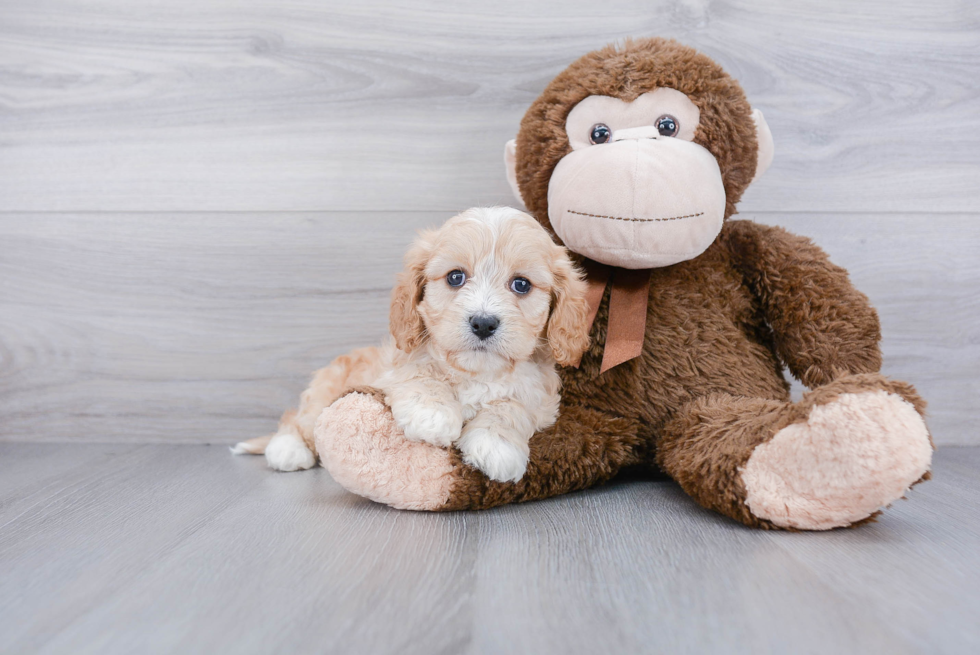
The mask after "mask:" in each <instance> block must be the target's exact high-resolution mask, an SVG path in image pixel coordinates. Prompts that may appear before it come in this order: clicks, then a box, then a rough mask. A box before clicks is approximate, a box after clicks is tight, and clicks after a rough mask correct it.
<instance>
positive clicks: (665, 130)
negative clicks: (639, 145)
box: [657, 114, 678, 136]
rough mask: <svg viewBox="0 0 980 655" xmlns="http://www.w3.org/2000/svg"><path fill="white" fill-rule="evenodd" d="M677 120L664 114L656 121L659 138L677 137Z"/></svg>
mask: <svg viewBox="0 0 980 655" xmlns="http://www.w3.org/2000/svg"><path fill="white" fill-rule="evenodd" d="M677 129H678V128H677V119H676V118H674V117H673V116H671V115H670V114H664V115H663V116H661V117H660V118H658V119H657V131H658V132H660V136H677Z"/></svg>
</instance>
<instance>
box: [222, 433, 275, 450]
mask: <svg viewBox="0 0 980 655" xmlns="http://www.w3.org/2000/svg"><path fill="white" fill-rule="evenodd" d="M272 436H273V435H271V434H269V435H266V436H264V437H255V438H254V439H248V440H247V441H239V442H238V443H236V444H235V445H234V446H232V447H231V448H229V450H230V451H231V454H232V455H264V454H265V447H266V446H268V445H269V442H270V441H272Z"/></svg>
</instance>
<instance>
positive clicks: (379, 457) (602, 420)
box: [315, 387, 644, 511]
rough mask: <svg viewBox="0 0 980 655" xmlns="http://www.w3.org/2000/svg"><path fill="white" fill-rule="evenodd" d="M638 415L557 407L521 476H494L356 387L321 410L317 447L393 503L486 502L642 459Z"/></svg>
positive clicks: (364, 489)
mask: <svg viewBox="0 0 980 655" xmlns="http://www.w3.org/2000/svg"><path fill="white" fill-rule="evenodd" d="M639 431H640V424H639V422H638V421H637V420H635V419H628V418H624V417H620V416H615V415H613V414H609V413H606V412H602V411H599V410H596V409H591V408H587V407H580V406H565V407H562V409H561V412H560V414H559V416H558V421H557V422H556V423H555V424H554V425H552V426H551V427H549V428H547V429H545V430H542V431H540V432H538V433H537V434H535V435H534V436H533V437H532V438H531V442H530V459H529V461H528V463H527V471H526V472H525V473H524V475H523V477H521V479H520V481H518V482H495V481H493V480H490V479H489V478H487V476H486V475H484V474H483V473H481V472H480V471H479V470H477V469H475V468H472V467H470V466H467V465H466V464H464V462H463V459H462V456H461V454H460V452H459V451H458V450H456V449H445V448H438V447H436V446H433V445H431V444H427V443H421V442H418V441H410V440H408V439H406V438H405V437H404V436H403V435H402V433H401V431H400V430H398V428H397V426H396V425H395V422H394V420H393V419H392V417H391V412H390V411H389V410H388V408H387V407H385V404H384V394H382V393H381V392H380V391H378V390H377V389H371V388H367V387H360V388H356V389H353V390H352V391H351V393H349V394H348V395H346V396H344V397H343V398H340V399H339V400H337V402H335V403H334V404H333V405H331V406H330V407H328V408H327V409H325V410H324V411H323V413H322V414H321V415H320V418H319V420H318V421H317V426H316V430H315V435H316V446H317V453H318V454H319V456H320V461H321V463H322V464H323V466H324V467H325V468H326V469H327V470H328V471H330V475H331V476H332V477H333V479H334V480H335V481H336V482H337V483H339V484H340V485H341V486H343V487H344V488H346V489H347V490H348V491H351V492H353V493H356V494H358V495H361V496H364V497H365V498H370V499H371V500H374V501H375V502H379V503H384V504H386V505H391V506H392V507H396V508H398V509H414V510H430V511H432V510H435V511H446V510H461V509H485V508H488V507H494V506H496V505H502V504H505V503H514V502H521V501H528V500H536V499H540V498H548V497H550V496H556V495H558V494H563V493H568V492H569V491H575V490H578V489H586V488H588V487H591V486H594V485H596V484H599V483H601V482H605V481H606V480H608V479H610V478H611V477H613V476H614V475H615V474H616V473H617V472H619V470H620V469H621V468H622V467H624V466H629V465H632V464H638V463H641V462H642V461H643V459H642V457H643V444H644V441H643V439H641V437H640V436H639Z"/></svg>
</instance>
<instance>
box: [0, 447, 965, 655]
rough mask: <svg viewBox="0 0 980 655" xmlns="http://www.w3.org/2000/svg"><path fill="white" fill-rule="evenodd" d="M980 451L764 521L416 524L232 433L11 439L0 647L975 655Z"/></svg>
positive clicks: (602, 510)
mask: <svg viewBox="0 0 980 655" xmlns="http://www.w3.org/2000/svg"><path fill="white" fill-rule="evenodd" d="M978 507H980V448H976V447H967V448H952V447H948V448H944V449H941V450H940V451H939V452H938V453H937V455H936V460H935V478H934V480H932V481H931V482H928V483H926V484H924V485H920V486H919V487H917V488H916V489H915V490H914V492H913V493H912V497H911V499H910V500H909V501H907V502H900V503H898V504H896V506H895V507H893V508H892V509H890V510H889V511H888V512H887V513H886V514H885V515H884V516H883V517H882V518H881V520H880V521H879V522H877V523H875V524H873V525H868V526H865V527H862V528H860V529H855V530H841V531H835V532H831V533H816V534H807V533H797V534H793V533H767V532H762V531H756V530H749V529H746V528H742V527H740V526H739V525H736V524H734V523H732V522H731V521H728V520H727V519H724V518H722V517H720V516H717V515H715V514H712V513H709V512H707V511H703V510H701V509H700V508H698V507H697V506H695V505H694V504H693V502H692V501H691V500H690V499H689V498H687V497H686V496H684V495H683V494H682V493H681V491H680V490H679V489H678V487H676V486H675V485H674V484H673V483H671V482H666V481H659V480H652V479H637V478H632V479H628V480H622V481H619V482H616V483H614V484H610V485H607V486H605V487H602V488H598V489H593V490H590V491H588V492H583V493H578V494H572V495H568V496H564V497H561V498H556V499H553V500H549V501H544V502H538V503H533V504H527V505H520V506H511V507H504V508H500V509H496V510H491V511H486V512H479V513H453V514H416V513H409V512H399V511H395V510H390V509H388V508H386V507H383V506H379V505H375V504H373V503H371V502H369V501H366V500H363V499H361V498H358V497H356V496H353V495H351V494H348V493H346V492H344V491H343V490H342V489H341V488H340V487H339V486H338V485H337V484H336V483H334V482H333V481H332V480H331V479H330V476H329V475H328V474H327V473H326V472H325V471H324V470H322V469H319V470H313V471H307V472H303V473H290V474H281V473H272V472H270V471H268V470H267V469H266V468H265V467H264V462H263V460H262V459H261V458H254V457H232V456H230V455H229V454H228V451H227V449H226V448H224V447H218V446H199V445H136V444H114V445H107V444H101V445H100V444H73V445H56V444H27V443H23V444H0V526H2V527H0V652H2V653H35V652H40V653H89V652H92V653H154V652H167V653H217V652H227V653H253V652H255V653H270V652H283V653H309V652H330V653H416V652H417V653H458V652H464V653H549V652H555V653H578V652H583V653H629V652H644V653H653V652H662V653H681V652H705V653H707V652H714V653H718V652H736V653H742V652H744V653H764V652H773V653H790V652H794V653H808V652H813V653H830V652H833V653H913V652H923V653H925V652H928V653H971V652H972V653H976V652H980V622H978V620H977V617H978V616H980V513H978Z"/></svg>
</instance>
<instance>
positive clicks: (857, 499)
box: [742, 391, 932, 530]
mask: <svg viewBox="0 0 980 655" xmlns="http://www.w3.org/2000/svg"><path fill="white" fill-rule="evenodd" d="M931 461H932V446H931V444H930V442H929V433H928V430H927V428H926V425H925V422H923V420H922V417H921V416H919V414H918V412H916V411H915V408H914V407H913V406H912V405H910V404H909V403H908V402H906V401H905V400H903V399H902V398H901V397H899V396H896V395H893V394H889V393H886V392H885V391H874V392H868V393H858V394H842V395H840V396H839V397H837V399H835V400H834V401H833V402H831V403H828V404H826V405H821V406H817V407H814V408H813V409H812V410H811V411H810V415H809V416H808V417H807V420H806V422H803V423H795V424H792V425H788V426H786V427H785V428H783V429H782V430H780V431H779V432H777V433H776V435H775V436H773V438H772V439H771V440H769V441H768V442H767V443H764V444H762V445H761V446H759V447H758V448H756V449H755V451H754V452H753V453H752V456H751V457H750V458H749V461H748V462H747V463H746V465H745V467H744V468H743V469H742V481H743V483H744V484H745V489H746V500H745V504H746V505H747V506H748V507H749V509H751V510H752V513H753V514H755V515H756V516H758V517H761V518H764V519H768V520H770V521H772V522H773V523H775V524H776V525H778V526H781V527H787V528H797V529H801V530H828V529H830V528H836V527H841V526H845V525H850V524H852V523H854V522H856V521H860V520H862V519H865V518H867V517H869V516H871V515H872V514H873V513H874V512H876V511H878V510H879V509H882V508H884V507H885V506H887V505H888V504H890V503H891V502H893V501H895V500H897V499H898V498H901V497H902V496H903V495H904V494H905V492H906V491H907V490H908V488H909V487H910V486H911V485H912V484H913V483H915V482H916V481H917V480H919V479H920V478H922V476H923V475H924V474H925V472H926V471H928V470H929V465H930V463H931Z"/></svg>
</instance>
